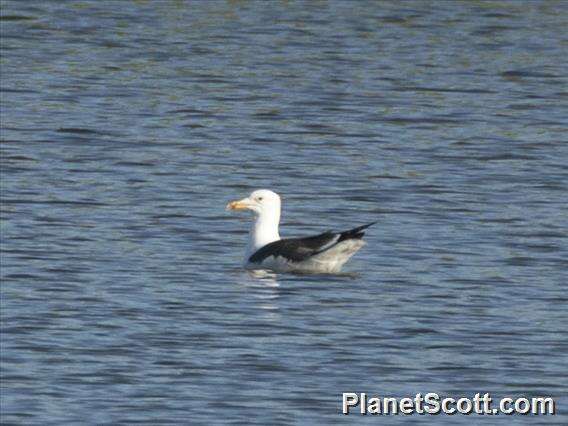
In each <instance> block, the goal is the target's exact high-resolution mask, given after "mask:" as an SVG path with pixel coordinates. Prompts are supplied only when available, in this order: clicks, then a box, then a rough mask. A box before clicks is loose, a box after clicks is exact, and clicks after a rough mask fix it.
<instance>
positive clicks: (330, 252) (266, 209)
mask: <svg viewBox="0 0 568 426" xmlns="http://www.w3.org/2000/svg"><path fill="white" fill-rule="evenodd" d="M280 205H281V203H280V196H279V195H278V194H276V193H275V192H272V191H270V190H268V189H259V190H256V191H254V192H252V193H251V194H250V195H249V196H248V197H246V198H243V199H242V200H238V201H232V202H230V203H229V204H227V210H250V211H252V213H253V216H254V222H253V224H252V227H251V229H250V232H249V240H248V245H247V248H246V255H245V259H244V267H245V268H246V269H252V270H255V269H268V270H272V271H274V272H299V273H338V272H340V271H341V268H342V266H343V265H344V264H345V262H347V261H348V260H349V259H350V258H351V256H353V255H354V254H355V253H356V252H357V251H358V250H359V249H360V248H361V247H363V246H364V245H365V244H366V243H365V242H364V241H363V240H362V238H363V235H365V233H364V232H363V230H364V229H366V228H368V227H369V226H371V225H374V224H375V223H376V222H372V223H369V224H367V225H363V226H358V227H357V228H353V229H350V230H348V231H344V232H332V231H327V232H324V233H323V234H319V235H314V236H312V237H304V238H283V239H281V238H280V234H279V233H278V225H279V224H280Z"/></svg>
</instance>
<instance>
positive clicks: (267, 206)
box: [227, 189, 280, 220]
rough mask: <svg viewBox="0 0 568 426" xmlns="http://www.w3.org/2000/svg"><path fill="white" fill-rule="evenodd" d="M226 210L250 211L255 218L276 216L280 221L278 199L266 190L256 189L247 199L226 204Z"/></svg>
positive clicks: (274, 194) (273, 193) (276, 195)
mask: <svg viewBox="0 0 568 426" xmlns="http://www.w3.org/2000/svg"><path fill="white" fill-rule="evenodd" d="M227 210H250V211H252V212H253V213H254V215H255V216H258V217H261V216H267V217H268V216H271V217H275V216H278V218H277V219H278V220H279V219H280V197H279V196H278V194H277V193H275V192H272V191H270V190H268V189H257V190H256V191H254V192H252V193H251V194H250V195H249V196H248V197H247V198H243V199H242V200H239V201H232V202H230V203H229V204H227Z"/></svg>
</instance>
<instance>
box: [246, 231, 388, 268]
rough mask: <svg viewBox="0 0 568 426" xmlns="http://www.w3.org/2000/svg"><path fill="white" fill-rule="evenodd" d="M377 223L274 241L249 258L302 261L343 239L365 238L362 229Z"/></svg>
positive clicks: (259, 260)
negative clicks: (347, 229) (338, 231)
mask: <svg viewBox="0 0 568 426" xmlns="http://www.w3.org/2000/svg"><path fill="white" fill-rule="evenodd" d="M375 223H377V222H373V223H369V224H367V225H363V226H359V227H357V228H353V229H350V230H349V231H344V232H341V233H335V232H331V231H328V232H324V233H323V234H319V235H315V236H313V237H306V238H285V239H283V240H278V241H274V242H272V243H270V244H267V245H265V246H264V247H262V248H260V249H258V250H257V251H256V252H255V253H253V255H252V256H251V257H250V258H249V262H251V263H261V262H262V261H263V260H264V259H266V258H267V257H270V256H274V257H278V256H282V257H284V258H286V259H288V260H290V261H292V262H301V261H303V260H306V259H308V258H310V257H311V256H314V255H316V254H319V253H322V252H324V251H326V250H329V249H330V248H332V247H333V246H335V245H336V244H338V243H340V242H342V241H345V240H350V239H357V240H359V239H361V238H363V235H365V233H364V232H362V231H363V230H364V229H365V228H368V227H369V226H371V225H374V224H375Z"/></svg>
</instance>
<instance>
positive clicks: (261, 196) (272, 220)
mask: <svg viewBox="0 0 568 426" xmlns="http://www.w3.org/2000/svg"><path fill="white" fill-rule="evenodd" d="M227 210H250V211H251V212H253V214H254V216H255V220H254V223H253V224H252V228H251V230H250V234H249V243H248V246H247V251H246V256H245V259H248V257H249V256H250V255H251V254H252V253H254V252H255V251H256V250H258V249H259V248H261V247H263V246H265V245H266V244H269V243H271V242H273V241H277V240H279V239H280V235H279V234H278V225H279V223H280V197H279V196H278V194H276V193H275V192H272V191H269V190H268V189H258V190H256V191H254V192H253V193H252V194H250V195H249V196H248V197H247V198H243V199H242V200H239V201H232V202H230V203H229V204H227ZM245 261H246V260H245Z"/></svg>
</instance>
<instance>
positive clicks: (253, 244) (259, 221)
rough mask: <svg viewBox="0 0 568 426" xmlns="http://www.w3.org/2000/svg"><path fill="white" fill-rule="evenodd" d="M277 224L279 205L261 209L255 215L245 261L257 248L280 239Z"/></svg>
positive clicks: (278, 220)
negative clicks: (265, 209)
mask: <svg viewBox="0 0 568 426" xmlns="http://www.w3.org/2000/svg"><path fill="white" fill-rule="evenodd" d="M279 224H280V206H278V208H277V209H276V208H275V209H271V210H267V211H262V212H260V213H258V214H257V215H256V217H255V220H254V222H253V224H252V227H251V229H250V232H249V241H248V245H247V252H246V257H245V263H246V262H247V261H248V258H249V257H250V256H251V255H252V254H253V253H254V252H256V251H257V250H258V249H260V248H262V247H264V246H265V245H267V244H269V243H271V242H273V241H278V240H279V239H280V235H279V234H278V225H279Z"/></svg>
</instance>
